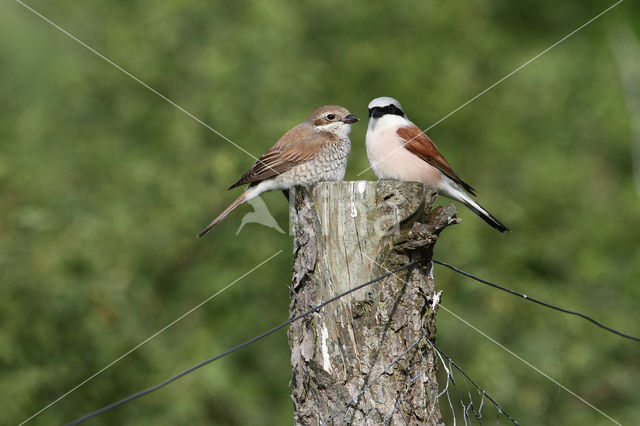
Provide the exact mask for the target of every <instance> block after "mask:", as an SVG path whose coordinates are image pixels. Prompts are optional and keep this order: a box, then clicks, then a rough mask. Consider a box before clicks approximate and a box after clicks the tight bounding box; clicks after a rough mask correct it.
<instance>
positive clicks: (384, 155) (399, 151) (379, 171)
mask: <svg viewBox="0 0 640 426" xmlns="http://www.w3.org/2000/svg"><path fill="white" fill-rule="evenodd" d="M368 109H369V125H368V127H367V136H366V147H367V157H368V159H369V163H370V164H371V168H372V169H373V172H374V174H375V175H376V177H377V178H378V179H391V180H400V181H412V182H421V183H423V184H424V185H426V186H427V187H428V188H430V189H433V190H435V191H436V192H438V194H440V195H444V196H445V197H448V198H451V199H453V200H457V201H460V202H461V203H462V204H464V205H465V206H467V207H468V208H469V209H470V210H471V211H472V212H474V213H475V214H476V215H478V216H479V217H480V218H481V219H482V220H484V221H485V222H487V223H488V224H489V225H491V226H492V227H493V228H495V229H497V230H498V231H500V232H505V231H509V228H507V227H506V226H505V225H504V224H502V222H500V221H499V220H498V219H496V217H495V216H493V215H492V214H491V213H489V212H488V211H487V210H486V209H485V208H483V207H482V206H480V204H478V203H477V202H475V201H474V200H473V199H472V198H471V196H470V195H469V194H471V195H473V196H475V195H476V194H475V190H474V189H473V188H472V187H471V186H470V185H469V184H467V183H466V182H465V181H463V180H462V179H460V177H458V175H457V174H456V173H455V172H454V171H453V169H452V168H451V165H450V164H449V163H448V162H447V160H446V159H445V158H444V156H443V155H442V154H440V152H439V151H438V148H436V146H435V144H434V143H433V142H432V141H431V139H429V137H428V136H427V135H425V134H424V132H422V131H421V130H420V129H419V128H418V127H417V126H416V125H415V124H413V123H412V122H411V120H409V118H407V115H406V114H405V112H404V110H403V109H402V106H401V105H400V102H398V101H397V100H395V99H393V98H390V97H387V96H384V97H379V98H375V99H373V100H372V101H371V102H370V103H369V105H368Z"/></svg>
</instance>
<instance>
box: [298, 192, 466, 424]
mask: <svg viewBox="0 0 640 426" xmlns="http://www.w3.org/2000/svg"><path fill="white" fill-rule="evenodd" d="M290 195H291V196H290V201H291V211H290V215H291V226H292V233H293V245H294V254H295V260H294V269H293V283H292V285H291V289H290V295H291V306H290V315H291V316H294V315H297V314H299V313H301V312H304V311H306V310H308V309H310V308H312V307H313V306H315V305H317V304H319V303H321V302H323V301H325V300H327V299H329V298H331V297H333V296H335V295H337V294H340V293H342V292H344V291H346V290H348V289H350V288H352V287H355V286H356V285H358V284H361V283H364V282H366V281H369V280H371V279H373V278H375V277H377V276H379V275H382V274H384V273H386V272H388V271H390V270H394V269H396V268H398V267H400V266H402V265H405V264H407V263H410V262H412V261H417V260H419V261H420V263H419V264H417V265H415V266H413V267H411V268H407V269H404V270H402V271H400V272H397V273H395V274H394V275H392V276H389V277H387V278H385V279H384V280H382V281H379V282H377V283H375V284H372V285H370V286H368V287H365V288H363V289H361V290H358V291H357V292H354V293H351V294H350V295H347V296H345V297H343V298H341V299H340V300H338V301H336V302H334V303H332V304H330V305H328V306H326V307H324V308H322V309H321V310H320V311H319V312H316V313H314V314H312V315H310V316H309V317H307V318H305V319H303V320H301V321H298V322H296V323H294V324H292V325H291V328H290V330H289V343H290V346H291V364H292V366H293V376H292V380H291V386H292V391H291V397H292V399H293V403H294V408H295V422H296V424H299V425H316V424H323V423H325V424H381V423H387V424H425V423H426V424H429V425H436V424H441V415H440V411H439V407H438V401H437V393H438V386H437V383H436V377H435V372H436V359H435V354H434V353H433V352H432V350H431V347H430V346H429V345H428V344H427V343H426V342H425V340H424V339H426V338H429V339H435V335H436V329H435V314H436V310H437V307H438V300H439V295H436V294H435V290H434V281H433V276H432V274H431V271H432V264H431V255H432V251H433V245H434V244H435V241H436V239H437V237H438V235H439V233H440V231H441V230H442V229H444V228H445V227H446V226H448V225H450V224H452V223H457V222H458V219H456V217H455V216H456V211H455V208H454V207H453V206H452V205H449V206H447V207H444V208H443V207H437V208H436V209H434V210H433V211H431V208H432V205H433V201H434V199H435V195H436V194H435V193H434V192H431V191H427V190H426V189H425V188H424V186H423V185H422V184H419V183H413V182H394V181H380V182H323V183H320V184H318V185H316V186H314V187H311V188H306V187H303V188H296V190H293V191H291V194H290Z"/></svg>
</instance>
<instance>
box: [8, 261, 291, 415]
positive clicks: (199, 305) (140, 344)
mask: <svg viewBox="0 0 640 426" xmlns="http://www.w3.org/2000/svg"><path fill="white" fill-rule="evenodd" d="M280 253H282V250H278V251H277V252H276V253H274V254H273V255H271V257H269V258H268V259H266V260H264V261H263V262H261V263H260V264H258V265H256V266H254V267H253V268H252V269H250V270H249V271H247V272H245V273H244V274H242V275H241V276H240V277H238V278H236V279H235V280H233V281H232V282H231V283H229V284H228V285H227V286H226V287H224V288H222V289H221V290H218V291H217V292H216V293H214V294H213V295H211V296H209V297H208V298H206V299H205V300H204V301H202V302H200V303H199V304H197V305H196V306H194V307H193V308H191V309H189V310H188V311H187V312H185V313H184V314H182V315H181V316H179V317H178V318H177V319H175V320H174V321H172V322H170V323H169V324H167V325H166V326H164V327H163V328H161V329H160V330H158V331H156V332H155V333H154V334H152V335H151V336H149V337H147V338H146V339H144V340H143V341H142V342H140V343H138V344H137V345H136V346H134V347H133V348H131V349H129V350H128V351H127V352H125V353H124V354H122V355H120V356H119V357H118V358H116V359H115V360H113V361H111V362H110V363H109V364H107V365H106V366H105V367H103V368H102V369H101V370H99V371H97V372H95V373H93V374H92V375H91V376H89V377H88V378H87V379H85V380H84V381H82V382H80V383H79V384H77V385H76V386H74V387H73V388H71V389H70V390H68V391H67V392H65V393H64V394H62V395H61V396H59V397H58V398H57V399H55V400H54V401H52V402H50V403H49V404H48V405H46V406H45V407H44V408H42V409H40V411H38V412H36V413H35V414H33V415H32V416H31V417H29V418H28V419H26V420H24V421H23V422H22V423H20V425H19V426H21V425H23V424H25V423H27V422H28V421H29V420H31V419H33V418H34V417H35V416H37V415H38V414H40V413H42V412H43V411H44V410H46V409H47V408H49V407H51V406H52V405H54V404H55V403H57V402H59V401H60V400H61V399H63V398H65V397H66V396H67V395H69V394H70V393H72V392H74V391H75V390H76V389H78V388H79V387H80V386H82V385H84V384H86V383H87V382H89V381H90V380H92V379H94V378H95V377H96V376H98V375H99V374H101V373H103V372H104V371H105V370H107V369H108V368H110V367H112V366H113V365H114V364H115V363H117V362H118V361H120V360H122V359H123V358H124V357H126V356H127V355H129V354H131V352H133V351H135V350H137V349H138V348H139V347H140V346H142V345H144V344H146V343H147V342H149V340H151V339H153V338H154V337H156V336H157V335H158V334H160V333H162V332H164V331H165V330H166V329H168V328H169V327H171V326H172V325H174V324H175V323H177V322H178V321H180V320H181V319H183V318H184V317H186V316H187V315H189V314H191V313H192V312H193V311H195V310H196V309H198V308H199V307H201V306H202V305H204V304H205V303H207V302H209V301H210V300H212V299H213V298H215V297H216V296H218V295H219V294H220V293H222V292H223V291H225V290H226V289H228V288H229V287H231V286H232V285H234V284H235V283H237V282H238V281H240V280H241V279H243V278H244V277H246V276H247V275H249V274H250V273H252V272H253V271H255V270H256V269H258V268H260V267H261V266H262V265H264V264H265V263H267V262H269V261H270V260H271V259H273V258H274V257H276V256H277V255H279V254H280Z"/></svg>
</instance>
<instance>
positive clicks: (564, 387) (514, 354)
mask: <svg viewBox="0 0 640 426" xmlns="http://www.w3.org/2000/svg"><path fill="white" fill-rule="evenodd" d="M440 307H441V308H442V309H444V310H445V311H446V312H448V313H450V314H451V315H453V316H454V317H456V318H457V319H458V320H460V321H462V322H463V323H465V324H466V325H467V326H469V327H471V328H472V329H474V330H475V331H477V332H478V333H480V334H482V335H483V336H484V337H486V338H487V339H489V340H490V341H492V342H493V343H495V344H496V345H498V346H499V347H501V348H502V349H504V350H505V351H507V352H508V353H510V354H511V355H513V356H514V357H516V358H517V359H519V360H520V361H522V362H523V363H524V364H526V365H528V366H529V367H531V368H532V369H534V370H535V371H537V372H538V373H540V374H541V375H543V376H544V377H546V378H547V379H548V380H550V381H551V382H553V383H555V384H556V385H558V386H560V387H561V388H562V389H564V390H565V391H567V392H569V393H570V394H571V395H573V396H575V397H576V398H578V399H579V400H580V401H582V402H584V403H585V404H586V405H588V406H589V407H591V408H593V409H594V410H595V411H597V412H598V413H600V414H602V415H603V416H605V417H606V418H607V419H609V420H611V421H612V422H613V423H615V424H617V425H620V426H622V425H621V423H620V422H618V421H617V420H615V419H613V418H612V417H611V416H609V415H608V414H606V413H605V412H604V411H602V410H600V409H599V408H597V407H596V406H595V405H593V404H591V403H590V402H589V401H587V400H586V399H584V398H583V397H581V396H580V395H578V394H577V393H575V392H574V391H572V390H571V389H569V388H568V387H566V386H564V385H563V384H562V383H560V382H558V381H557V380H555V379H554V378H553V377H551V376H549V375H548V374H547V373H545V372H544V371H542V370H540V369H539V368H537V367H536V366H534V365H533V364H531V363H530V362H529V361H527V360H525V359H524V358H522V357H521V356H519V355H518V354H516V353H514V352H513V351H511V350H510V349H509V348H507V347H506V346H504V345H503V344H501V343H500V342H498V341H497V340H495V339H494V338H492V337H490V336H488V335H487V334H486V333H485V332H483V331H482V330H480V329H478V328H477V327H475V326H474V325H472V324H470V323H469V322H467V321H466V320H465V319H463V318H461V317H460V316H458V315H456V314H455V313H453V312H452V311H451V310H449V309H447V308H446V307H444V306H443V305H440Z"/></svg>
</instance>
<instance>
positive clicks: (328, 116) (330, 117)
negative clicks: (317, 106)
mask: <svg viewBox="0 0 640 426" xmlns="http://www.w3.org/2000/svg"><path fill="white" fill-rule="evenodd" d="M335 118H336V116H335V115H333V114H329V115H327V120H334V119H335Z"/></svg>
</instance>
